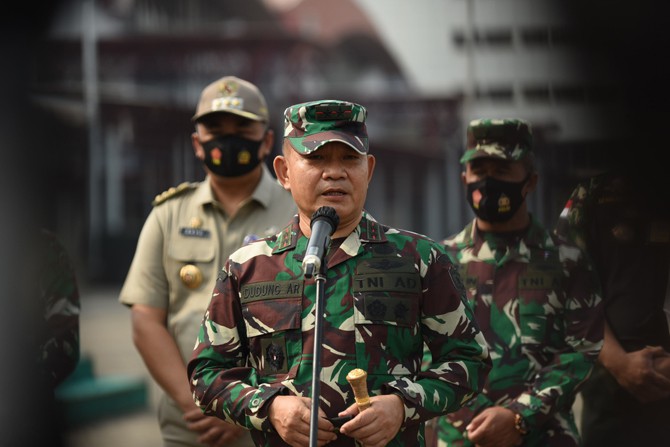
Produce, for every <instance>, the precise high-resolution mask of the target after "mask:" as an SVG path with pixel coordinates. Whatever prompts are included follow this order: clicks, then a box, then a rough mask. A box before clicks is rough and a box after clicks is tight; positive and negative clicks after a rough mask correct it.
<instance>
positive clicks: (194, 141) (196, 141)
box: [191, 132, 205, 161]
mask: <svg viewBox="0 0 670 447" xmlns="http://www.w3.org/2000/svg"><path fill="white" fill-rule="evenodd" d="M191 146H193V153H194V154H195V157H196V158H197V159H198V160H200V161H204V160H205V149H203V147H202V144H200V138H198V133H197V132H193V133H192V134H191Z"/></svg>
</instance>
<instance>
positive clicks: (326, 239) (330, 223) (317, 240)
mask: <svg viewBox="0 0 670 447" xmlns="http://www.w3.org/2000/svg"><path fill="white" fill-rule="evenodd" d="M339 223H340V216H338V215H337V212H335V209H333V208H331V207H329V206H322V207H321V208H319V209H318V210H316V211H315V212H314V214H312V222H311V223H310V224H309V227H310V228H311V229H312V235H311V236H310V238H309V242H308V243H307V250H306V251H305V257H304V259H303V260H302V269H303V270H304V272H305V278H308V279H309V278H311V277H312V276H314V273H315V272H318V271H319V269H320V268H321V263H322V262H323V258H324V256H325V254H326V250H327V249H328V245H329V244H330V235H331V234H333V233H334V232H335V229H336V228H337V225H338V224H339Z"/></svg>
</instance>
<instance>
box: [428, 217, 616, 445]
mask: <svg viewBox="0 0 670 447" xmlns="http://www.w3.org/2000/svg"><path fill="white" fill-rule="evenodd" d="M443 242H444V243H445V245H446V246H447V249H448V251H449V254H450V257H451V258H452V260H453V262H455V263H457V265H459V270H460V272H461V278H462V279H463V281H464V283H465V288H466V291H467V296H468V299H469V300H470V301H471V302H472V304H473V306H474V311H475V318H476V319H477V322H478V324H479V326H480V328H481V330H482V332H483V333H484V336H485V337H486V341H487V343H488V347H489V350H490V354H491V359H492V362H493V368H492V369H491V372H490V374H489V376H488V379H487V382H486V384H485V386H484V389H483V392H482V393H481V394H479V395H478V396H477V397H476V398H475V399H473V400H471V401H470V402H468V403H467V404H466V406H465V407H464V408H463V409H461V410H460V411H457V412H455V413H452V414H450V415H447V417H446V418H441V420H440V421H439V427H438V432H439V437H440V439H442V440H448V441H450V442H453V444H449V445H470V444H468V442H467V440H463V436H462V433H461V431H463V430H465V427H466V426H467V425H468V423H469V422H470V420H471V419H472V418H473V417H474V416H475V414H477V413H478V412H480V411H481V410H483V409H484V408H486V407H490V406H505V407H508V408H510V409H511V410H513V411H514V412H516V413H519V414H521V415H522V416H523V417H524V419H525V420H526V422H527V425H528V428H529V429H530V433H529V434H528V435H526V438H525V442H524V445H527V446H530V445H533V446H558V445H560V446H566V445H576V444H577V439H578V433H577V429H576V426H575V422H574V417H573V414H572V404H573V401H574V398H575V394H576V392H577V390H578V387H579V386H580V385H581V384H582V383H583V382H584V381H585V380H586V379H587V378H588V376H589V375H590V373H591V371H592V368H593V365H594V362H595V360H596V358H597V356H598V354H599V352H600V348H601V347H602V339H603V318H602V299H601V296H600V290H599V284H598V282H597V279H596V277H595V274H594V273H593V271H592V269H591V267H590V265H589V264H588V263H587V261H586V260H585V258H584V255H583V252H582V251H581V250H579V249H578V248H577V247H574V246H570V245H567V244H562V243H558V241H557V240H556V239H555V238H554V236H552V235H551V234H550V233H549V232H548V231H546V230H545V229H544V228H543V227H542V226H541V225H540V224H539V223H538V222H537V221H536V220H535V219H532V223H531V225H530V227H529V228H528V230H527V231H526V232H524V233H521V234H519V235H517V237H516V238H514V239H511V238H509V237H508V238H502V237H499V236H495V235H494V234H493V233H485V234H483V233H481V232H479V231H478V230H477V229H476V224H475V221H473V222H471V223H470V224H469V225H467V226H466V227H465V229H464V230H463V231H461V232H460V233H459V234H457V235H456V236H454V237H452V238H450V239H447V240H445V241H443Z"/></svg>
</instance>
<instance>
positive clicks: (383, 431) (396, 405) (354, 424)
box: [338, 394, 405, 447]
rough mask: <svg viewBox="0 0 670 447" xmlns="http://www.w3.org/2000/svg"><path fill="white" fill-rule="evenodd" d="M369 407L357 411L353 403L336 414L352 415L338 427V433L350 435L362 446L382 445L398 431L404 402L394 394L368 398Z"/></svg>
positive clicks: (403, 410)
mask: <svg viewBox="0 0 670 447" xmlns="http://www.w3.org/2000/svg"><path fill="white" fill-rule="evenodd" d="M370 404H371V406H370V408H368V409H367V410H365V411H361V412H359V411H358V405H357V404H354V405H352V406H350V407H349V408H347V409H346V410H345V411H342V412H340V414H339V415H338V416H346V415H352V416H355V417H354V418H353V419H352V420H350V421H349V422H347V423H346V424H344V425H343V426H342V427H341V428H340V433H342V434H345V435H347V436H350V437H352V438H354V439H356V440H357V441H359V442H360V443H361V444H363V446H364V447H383V446H385V445H387V444H388V443H389V442H390V441H391V440H392V439H393V438H394V437H395V435H396V434H397V433H398V431H399V430H400V426H401V425H402V422H403V420H404V419H405V404H404V402H403V401H402V399H401V398H400V396H398V395H396V394H388V395H383V396H375V397H371V398H370Z"/></svg>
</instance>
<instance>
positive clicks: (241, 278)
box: [188, 100, 490, 447]
mask: <svg viewBox="0 0 670 447" xmlns="http://www.w3.org/2000/svg"><path fill="white" fill-rule="evenodd" d="M365 119H366V110H365V108H363V107H362V106H360V105H358V104H355V103H350V102H345V101H336V100H324V101H315V102H309V103H304V104H298V105H294V106H291V107H289V108H287V109H286V111H285V133H284V146H283V155H282V156H278V157H276V158H275V162H274V167H275V171H276V173H277V178H278V179H279V181H280V182H281V183H282V185H283V186H284V188H286V189H287V190H289V191H290V192H291V194H292V195H293V199H294V201H295V202H296V204H297V206H298V210H299V214H298V216H297V217H296V218H295V219H294V220H293V221H292V222H290V223H289V225H288V226H287V227H286V228H285V229H284V230H283V231H282V232H280V233H279V234H277V235H276V236H273V237H270V238H266V239H264V240H260V241H257V242H255V243H252V244H250V245H247V246H246V247H243V248H241V249H240V250H238V251H236V252H235V253H234V254H233V255H232V256H231V257H230V258H229V261H228V263H227V264H226V266H225V268H224V269H223V271H222V272H221V274H220V277H219V279H218V281H217V284H216V287H215V289H214V293H213V296H212V300H211V302H210V305H209V308H208V310H207V313H206V315H205V318H204V321H203V325H202V328H201V332H200V336H199V339H198V343H197V345H196V348H195V351H194V355H193V357H192V359H191V361H190V362H189V365H188V373H189V377H190V380H191V382H190V383H191V388H192V390H193V393H194V398H195V400H196V402H197V403H198V405H200V407H201V408H202V410H203V411H204V412H205V414H209V415H216V416H218V417H220V418H223V419H225V420H227V421H230V422H233V423H236V424H239V425H242V426H244V427H246V428H248V429H250V430H252V436H253V438H254V440H255V442H256V444H257V445H258V446H272V447H277V446H286V445H292V446H306V445H308V444H309V441H310V408H311V399H310V397H311V381H312V368H313V364H312V359H313V346H314V338H313V337H314V327H315V315H314V306H315V298H316V283H315V281H314V280H313V279H310V280H307V279H305V276H304V275H303V270H302V260H303V257H304V255H305V251H306V247H307V244H308V240H309V237H310V234H311V229H310V224H311V216H312V215H313V213H314V212H315V211H316V210H317V209H319V208H320V207H322V206H330V207H332V208H334V209H335V211H336V212H337V215H338V216H339V225H338V226H337V228H336V229H335V232H334V234H333V236H332V239H331V244H330V246H329V249H328V254H327V272H326V280H325V281H326V282H325V286H324V289H325V297H324V298H325V303H324V315H323V323H322V325H323V326H322V330H323V344H322V346H323V349H322V361H321V375H320V380H321V382H320V383H321V385H320V388H321V393H320V401H319V414H320V416H321V418H320V420H319V421H318V434H317V437H318V445H324V444H328V445H332V446H354V445H365V446H385V445H391V446H409V445H412V446H422V445H424V423H425V422H426V421H428V420H429V419H432V418H434V417H436V416H439V415H442V414H445V413H447V412H449V411H454V410H457V409H458V408H460V407H461V405H462V404H463V403H464V402H466V401H467V400H468V399H470V398H471V397H472V396H473V394H474V393H475V392H476V391H477V390H479V389H480V387H481V385H482V384H483V381H484V379H485V376H486V373H487V371H488V368H489V366H490V364H489V359H488V351H487V349H486V345H485V341H484V339H483V337H482V334H481V332H480V331H479V329H478V327H477V325H476V323H475V322H474V320H473V317H472V310H471V308H470V306H469V305H468V304H467V301H466V300H465V296H464V292H463V289H462V286H461V285H460V284H461V283H460V280H459V277H458V273H457V271H456V270H455V267H454V266H453V264H452V263H451V262H449V260H448V258H447V256H446V254H445V251H444V248H443V247H441V246H440V244H438V243H436V242H434V241H431V240H430V239H428V238H426V237H424V236H421V235H418V234H415V233H411V232H408V231H404V230H398V229H394V228H390V227H388V226H385V225H383V224H380V223H378V222H377V221H375V219H374V218H373V217H372V216H370V215H369V214H368V213H367V212H365V211H364V209H363V207H364V203H365V199H366V194H367V188H368V184H369V182H370V180H371V178H372V173H373V169H374V167H375V158H374V156H373V155H371V154H369V151H368V136H367V131H366V126H365ZM424 343H425V344H426V345H427V347H428V349H429V350H430V352H431V354H432V356H431V357H432V360H431V363H430V364H429V365H427V367H426V368H425V369H422V368H421V360H422V355H423V346H424ZM355 368H361V369H363V370H365V371H367V374H368V376H367V384H368V388H369V392H370V395H371V396H372V397H371V398H370V401H371V407H370V408H368V409H366V410H364V411H361V412H359V410H358V407H357V405H356V402H355V399H354V395H353V393H352V390H351V387H350V385H349V384H348V383H347V380H346V376H347V374H348V373H349V372H350V371H352V370H353V369H355ZM346 415H351V416H354V417H353V419H352V420H350V421H349V422H346V423H345V424H344V425H342V427H341V428H340V430H339V433H338V432H337V430H336V429H335V427H334V426H333V424H332V423H331V422H330V420H329V419H330V418H333V417H338V416H346Z"/></svg>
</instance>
